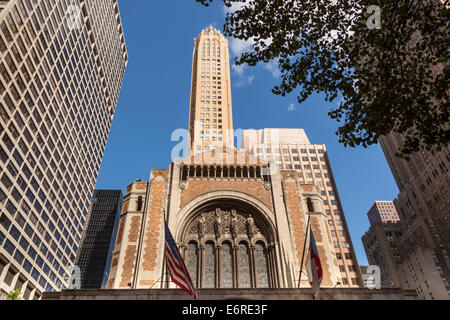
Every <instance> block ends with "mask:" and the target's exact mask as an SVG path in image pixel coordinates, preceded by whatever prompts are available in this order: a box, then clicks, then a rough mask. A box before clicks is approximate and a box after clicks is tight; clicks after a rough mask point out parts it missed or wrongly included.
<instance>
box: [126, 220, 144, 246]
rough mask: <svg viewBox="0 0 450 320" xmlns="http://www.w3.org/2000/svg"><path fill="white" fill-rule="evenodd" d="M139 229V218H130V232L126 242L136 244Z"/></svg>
mask: <svg viewBox="0 0 450 320" xmlns="http://www.w3.org/2000/svg"><path fill="white" fill-rule="evenodd" d="M140 227H141V217H138V216H135V217H132V218H131V224H130V231H129V232H128V242H136V241H137V240H138V238H139V233H140Z"/></svg>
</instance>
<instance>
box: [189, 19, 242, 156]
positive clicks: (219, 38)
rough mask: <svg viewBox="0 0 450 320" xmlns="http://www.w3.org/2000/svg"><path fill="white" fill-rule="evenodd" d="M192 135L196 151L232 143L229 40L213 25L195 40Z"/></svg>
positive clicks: (190, 124) (190, 128) (190, 132)
mask: <svg viewBox="0 0 450 320" xmlns="http://www.w3.org/2000/svg"><path fill="white" fill-rule="evenodd" d="M189 135H190V137H191V140H190V147H191V150H192V151H193V152H195V153H197V152H201V151H202V150H209V149H210V148H214V147H217V146H223V145H226V146H229V147H232V146H233V137H234V136H233V116H232V105H231V81H230V56H229V49H228V40H227V39H226V38H225V37H224V36H223V34H222V33H221V32H220V31H219V30H217V29H215V28H213V27H209V28H207V29H205V30H203V31H202V32H201V33H200V34H199V35H198V36H197V38H195V40H194V52H193V58H192V83H191V106H190V112H189Z"/></svg>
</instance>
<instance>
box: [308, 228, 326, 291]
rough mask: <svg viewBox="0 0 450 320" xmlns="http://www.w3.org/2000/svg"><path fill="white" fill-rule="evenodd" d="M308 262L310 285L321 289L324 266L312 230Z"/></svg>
mask: <svg viewBox="0 0 450 320" xmlns="http://www.w3.org/2000/svg"><path fill="white" fill-rule="evenodd" d="M308 251H309V252H308V259H307V260H306V271H307V273H308V278H309V284H310V285H311V286H312V287H313V288H314V289H318V288H320V284H321V283H322V279H323V270H322V264H321V262H320V257H319V251H317V246H316V241H315V240H314V235H313V232H312V229H310V233H309V250H308Z"/></svg>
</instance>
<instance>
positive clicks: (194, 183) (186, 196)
mask: <svg viewBox="0 0 450 320" xmlns="http://www.w3.org/2000/svg"><path fill="white" fill-rule="evenodd" d="M221 190H231V191H240V192H242V193H246V194H251V195H252V196H253V197H255V198H257V199H258V200H260V201H262V202H264V204H265V205H267V206H268V207H269V208H270V209H273V205H272V199H271V197H272V196H271V193H270V191H268V190H266V189H264V186H263V184H262V183H261V181H252V180H246V181H239V180H217V181H214V182H213V183H212V182H211V181H208V180H190V181H189V188H187V189H185V190H182V192H181V204H180V208H183V207H184V206H185V205H186V204H187V203H188V202H189V201H191V200H192V199H194V198H195V197H197V196H199V195H201V194H204V193H207V192H213V191H221Z"/></svg>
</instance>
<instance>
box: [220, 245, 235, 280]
mask: <svg viewBox="0 0 450 320" xmlns="http://www.w3.org/2000/svg"><path fill="white" fill-rule="evenodd" d="M231 254H232V253H231V245H230V244H229V243H224V244H223V245H222V249H221V264H222V265H221V270H222V288H233V259H232V256H231Z"/></svg>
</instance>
